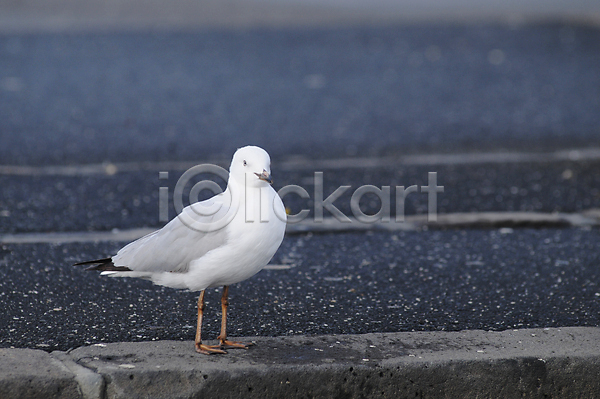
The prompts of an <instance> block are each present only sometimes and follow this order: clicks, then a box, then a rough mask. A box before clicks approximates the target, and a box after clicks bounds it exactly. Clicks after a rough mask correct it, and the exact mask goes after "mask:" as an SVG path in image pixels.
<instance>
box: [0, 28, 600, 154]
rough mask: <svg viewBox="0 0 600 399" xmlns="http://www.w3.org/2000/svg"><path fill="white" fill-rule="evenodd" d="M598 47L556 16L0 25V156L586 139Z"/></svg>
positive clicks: (350, 149) (595, 97) (389, 148)
mask: <svg viewBox="0 0 600 399" xmlns="http://www.w3.org/2000/svg"><path fill="white" fill-rule="evenodd" d="M599 43H600V31H599V30H598V29H596V28H593V27H585V26H569V25H562V24H549V25H538V26H536V25H530V26H521V27H518V26H517V27H513V28H509V27H506V26H477V25H469V26H452V25H449V26H443V25H442V26H405V27H396V26H390V27H379V28H345V29H344V28H338V29H325V28H320V29H317V28H315V29H310V30H307V29H300V28H296V29H288V30H285V29H255V30H252V29H250V30H245V31H234V32H231V31H200V32H197V33H185V32H181V33H122V34H109V33H106V34H93V33H89V34H74V33H63V34H30V35H23V34H20V35H17V34H15V35H11V34H4V35H2V36H0V60H2V61H1V62H0V85H1V87H0V103H1V104H2V107H0V139H1V141H2V144H3V145H2V146H1V147H0V160H1V163H2V164H21V165H53V164H85V163H92V162H103V161H112V162H123V161H161V160H169V161H172V160H178V161H182V160H186V161H190V160H198V159H203V160H206V159H208V160H210V159H214V158H215V157H216V158H217V159H228V158H229V157H230V156H231V154H232V153H233V152H234V150H235V149H236V148H237V147H240V146H242V145H246V144H248V143H260V144H262V145H263V146H264V147H266V148H268V149H269V151H270V153H271V155H272V156H273V158H274V159H282V158H285V157H289V156H291V155H303V156H308V157H309V158H331V157H340V156H366V155H368V156H378V155H382V154H392V155H393V154H407V153H414V152H431V151H438V152H440V151H441V152H448V151H454V152H456V151H458V152H465V151H482V150H486V151H489V150H498V149H510V150H514V149H519V150H522V149H526V150H548V149H550V150H553V149H556V148H563V147H585V146H598V145H600V134H599V133H600V132H599V130H598V129H599V128H598V126H600V112H598V111H599V109H600V73H599V72H598V71H599V70H600V68H599V66H600V52H599V51H598V50H599V49H600V45H599Z"/></svg>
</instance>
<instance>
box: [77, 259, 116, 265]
mask: <svg viewBox="0 0 600 399" xmlns="http://www.w3.org/2000/svg"><path fill="white" fill-rule="evenodd" d="M99 263H100V264H101V263H112V258H104V259H94V260H86V261H85V262H77V263H73V266H83V265H96V264H99Z"/></svg>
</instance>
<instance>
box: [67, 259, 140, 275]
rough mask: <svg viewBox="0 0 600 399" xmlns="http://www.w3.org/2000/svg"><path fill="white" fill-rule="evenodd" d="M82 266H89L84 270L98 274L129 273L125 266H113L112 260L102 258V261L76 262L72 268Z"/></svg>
mask: <svg viewBox="0 0 600 399" xmlns="http://www.w3.org/2000/svg"><path fill="white" fill-rule="evenodd" d="M83 265H91V266H90V267H87V268H86V269H85V270H93V271H99V272H130V271H131V269H130V268H128V267H126V266H115V264H114V263H113V261H112V258H104V259H95V260H87V261H85V262H78V263H75V264H73V266H83Z"/></svg>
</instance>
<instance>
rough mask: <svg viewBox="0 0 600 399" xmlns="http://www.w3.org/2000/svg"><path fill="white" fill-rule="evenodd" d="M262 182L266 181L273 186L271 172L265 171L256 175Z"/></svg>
mask: <svg viewBox="0 0 600 399" xmlns="http://www.w3.org/2000/svg"><path fill="white" fill-rule="evenodd" d="M254 174H255V175H256V176H258V178H259V179H260V180H263V181H266V182H267V183H269V184H273V179H271V175H270V174H269V172H267V171H266V170H264V169H263V171H262V173H256V172H255V173H254Z"/></svg>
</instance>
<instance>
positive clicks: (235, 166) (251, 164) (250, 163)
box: [229, 145, 273, 187]
mask: <svg viewBox="0 0 600 399" xmlns="http://www.w3.org/2000/svg"><path fill="white" fill-rule="evenodd" d="M229 175H230V178H234V179H235V180H236V181H237V182H238V183H240V184H244V185H247V186H251V187H261V186H264V185H266V184H273V180H272V179H271V158H270V157H269V154H268V153H267V152H266V151H265V150H263V149H262V148H260V147H256V146H251V145H249V146H246V147H242V148H240V149H238V150H237V151H236V152H235V154H233V160H232V161H231V166H230V167H229Z"/></svg>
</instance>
